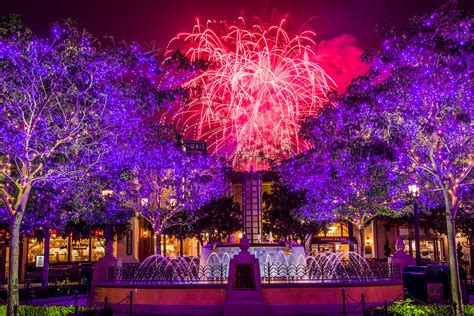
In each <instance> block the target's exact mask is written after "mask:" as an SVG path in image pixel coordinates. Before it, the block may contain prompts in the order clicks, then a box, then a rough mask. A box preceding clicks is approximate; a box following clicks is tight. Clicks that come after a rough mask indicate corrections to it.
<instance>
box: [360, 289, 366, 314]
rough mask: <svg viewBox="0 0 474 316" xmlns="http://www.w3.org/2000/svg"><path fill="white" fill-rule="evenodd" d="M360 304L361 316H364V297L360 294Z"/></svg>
mask: <svg viewBox="0 0 474 316" xmlns="http://www.w3.org/2000/svg"><path fill="white" fill-rule="evenodd" d="M360 303H361V304H362V316H365V295H364V293H362V294H361V295H360Z"/></svg>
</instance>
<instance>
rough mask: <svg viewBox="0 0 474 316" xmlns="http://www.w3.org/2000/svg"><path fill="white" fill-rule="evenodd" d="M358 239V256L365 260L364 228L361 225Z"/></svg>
mask: <svg viewBox="0 0 474 316" xmlns="http://www.w3.org/2000/svg"><path fill="white" fill-rule="evenodd" d="M359 238H360V249H359V254H360V256H361V257H362V258H365V246H364V243H365V228H364V226H363V225H360V227H359Z"/></svg>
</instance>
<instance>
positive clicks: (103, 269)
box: [92, 242, 122, 283]
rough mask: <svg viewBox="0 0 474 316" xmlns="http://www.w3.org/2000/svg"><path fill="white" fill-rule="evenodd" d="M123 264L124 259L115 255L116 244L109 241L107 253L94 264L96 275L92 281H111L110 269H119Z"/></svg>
mask: <svg viewBox="0 0 474 316" xmlns="http://www.w3.org/2000/svg"><path fill="white" fill-rule="evenodd" d="M121 266H122V260H120V259H118V258H117V257H115V256H114V246H113V244H112V242H107V244H106V245H105V255H104V256H103V257H102V258H100V259H99V261H97V262H96V263H95V264H94V275H93V277H92V282H93V283H97V282H106V281H111V280H110V275H109V271H111V268H113V270H114V271H115V270H117V268H119V267H121Z"/></svg>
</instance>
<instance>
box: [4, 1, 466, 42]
mask: <svg viewBox="0 0 474 316" xmlns="http://www.w3.org/2000/svg"><path fill="white" fill-rule="evenodd" d="M439 2H440V1H435V0H237V1H228V0H167V1H163V0H95V1H92V0H75V1H74V0H3V1H1V4H0V15H5V14H8V13H12V12H15V13H19V14H21V15H22V16H23V17H24V21H25V22H26V24H27V25H28V26H30V27H31V28H33V30H35V31H37V32H44V31H45V30H47V29H48V28H49V27H50V25H51V24H52V23H53V22H54V21H57V20H60V19H62V18H66V17H71V18H73V19H74V20H76V21H77V22H78V23H79V25H80V26H81V27H85V28H87V29H88V30H89V31H90V32H91V33H93V34H94V35H95V36H102V35H105V34H108V35H112V36H114V37H115V38H116V39H124V40H127V41H132V40H136V41H139V42H148V43H149V42H152V41H154V42H156V44H157V46H158V47H162V46H164V45H165V44H166V43H167V42H168V40H169V39H170V38H172V37H173V36H174V35H175V34H176V33H179V32H184V31H190V30H191V28H192V26H193V25H194V22H195V19H196V18H197V17H199V18H200V19H201V21H205V20H207V19H226V20H234V19H235V18H236V17H238V16H239V15H240V14H241V12H242V11H245V12H247V15H249V16H255V15H258V16H260V17H263V18H265V17H266V16H268V15H269V13H270V12H271V11H272V9H273V8H276V9H278V10H280V11H281V12H289V13H291V14H292V16H293V18H294V20H295V21H297V22H298V23H304V22H306V21H308V20H309V19H310V18H313V19H312V22H311V23H310V26H311V28H312V29H313V30H314V31H316V32H317V33H318V34H319V36H320V39H329V38H333V37H337V36H339V35H341V34H350V35H352V36H354V37H355V38H356V39H357V41H358V44H359V45H360V46H361V47H362V48H364V49H365V48H376V47H377V45H378V37H377V35H376V33H375V25H376V24H378V23H381V22H386V23H389V24H391V25H401V24H404V23H406V21H407V19H408V18H409V17H410V16H412V15H417V14H421V13H423V12H426V11H428V10H431V9H432V8H434V7H435V6H436V5H437V4H438V3H439ZM459 3H460V6H461V7H462V8H465V9H468V10H471V12H472V10H473V9H474V1H472V0H459Z"/></svg>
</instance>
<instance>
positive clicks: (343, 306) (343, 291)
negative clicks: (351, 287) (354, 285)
mask: <svg viewBox="0 0 474 316" xmlns="http://www.w3.org/2000/svg"><path fill="white" fill-rule="evenodd" d="M342 315H344V316H346V289H342Z"/></svg>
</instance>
